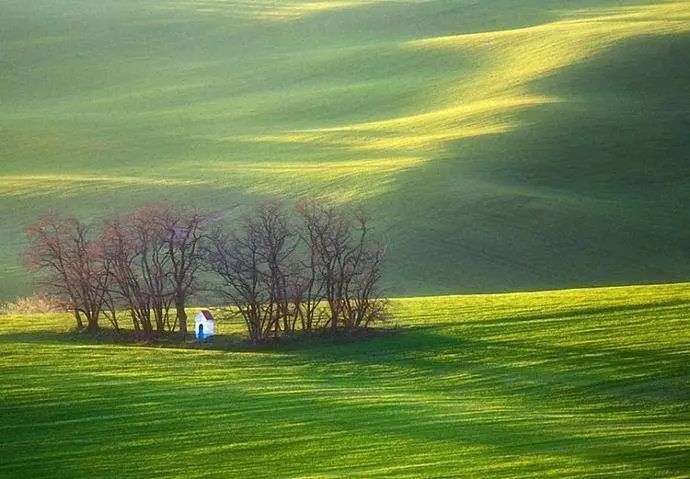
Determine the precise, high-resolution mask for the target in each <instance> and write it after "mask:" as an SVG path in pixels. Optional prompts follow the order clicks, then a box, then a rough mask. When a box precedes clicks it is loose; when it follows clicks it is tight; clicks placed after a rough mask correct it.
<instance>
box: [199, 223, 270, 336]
mask: <svg viewBox="0 0 690 479" xmlns="http://www.w3.org/2000/svg"><path fill="white" fill-rule="evenodd" d="M206 264H207V267H208V269H209V270H210V271H212V272H213V273H215V274H216V275H217V276H218V277H219V278H220V280H221V281H220V284H218V286H217V287H216V289H215V291H216V293H217V294H219V295H220V296H221V297H223V298H224V299H225V300H226V301H227V302H229V303H230V304H231V305H232V306H233V307H234V308H235V309H236V311H237V312H238V313H239V314H240V315H241V316H242V318H243V319H244V322H245V325H246V327H247V333H248V335H249V339H250V340H251V341H253V342H260V341H263V340H264V339H265V338H266V337H268V335H269V332H270V331H271V327H272V326H273V324H272V322H271V318H270V316H268V315H267V314H266V308H265V305H266V304H267V302H268V300H269V294H268V292H267V291H266V289H265V288H264V284H263V281H262V278H261V276H262V274H263V273H262V272H261V257H260V252H259V245H258V244H257V243H256V240H255V238H254V237H252V236H251V235H248V234H236V233H234V232H232V233H231V232H227V231H225V230H224V229H222V228H220V227H218V228H216V229H215V230H214V231H213V232H212V233H211V234H210V235H209V242H208V245H207V247H206Z"/></svg>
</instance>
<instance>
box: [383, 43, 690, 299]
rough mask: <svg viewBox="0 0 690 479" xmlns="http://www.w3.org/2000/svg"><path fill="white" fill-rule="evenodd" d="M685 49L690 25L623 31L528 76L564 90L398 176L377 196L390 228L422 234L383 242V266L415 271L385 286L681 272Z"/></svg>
mask: <svg viewBox="0 0 690 479" xmlns="http://www.w3.org/2000/svg"><path fill="white" fill-rule="evenodd" d="M688 52H690V35H687V34H684V35H668V36H661V37H655V36H645V37H641V38H635V39H629V40H625V41H622V42H621V43H620V44H617V45H615V46H613V47H611V48H610V49H607V50H606V51H604V52H602V53H599V54H597V55H596V56H594V57H592V58H590V59H588V60H586V61H584V62H582V63H579V64H576V65H573V66H570V67H567V68H565V69H562V70H559V71H557V72H556V73H555V74H554V75H552V76H551V77H548V78H543V79H540V80H537V81H534V82H532V83H531V85H530V86H529V91H530V93H534V94H538V95H545V96H548V97H551V98H557V99H559V101H558V102H556V103H552V104H548V105H542V106H538V107H532V108H530V109H527V110H524V111H522V112H521V113H519V114H517V115H516V116H515V123H516V124H517V125H518V126H517V128H516V129H515V130H512V131H508V132H505V133H501V134H495V135H490V136H482V137H475V138H470V139H464V140H461V141H458V142H456V143H454V144H449V145H448V146H447V148H446V151H445V152H444V153H442V154H441V155H440V157H439V158H438V159H437V160H435V161H430V162H428V163H425V164H424V165H421V166H419V167H416V168H414V169H411V170H410V171H408V172H401V173H400V174H399V175H398V176H396V180H395V185H394V186H395V188H396V190H394V191H391V192H389V193H385V194H384V195H382V197H379V198H375V199H374V200H372V205H374V208H376V209H377V210H378V211H383V212H384V215H383V217H384V218H390V221H391V224H390V225H389V226H388V230H389V231H391V232H395V235H396V237H398V236H399V237H405V238H420V239H421V240H423V241H424V242H425V243H426V247H425V248H424V251H421V250H420V249H419V244H420V243H419V242H418V241H407V242H404V243H402V244H399V245H398V244H396V245H395V246H396V247H395V248H391V251H390V268H389V271H390V274H389V275H388V277H392V278H415V281H416V282H415V283H413V285H412V286H413V287H412V288H409V285H407V284H402V283H401V284H393V288H392V289H393V291H395V292H396V293H399V294H412V295H418V294H443V293H450V294H453V293H457V292H460V291H462V292H486V291H517V290H536V289H561V288H568V287H583V286H595V285H622V284H635V283H650V282H669V281H683V280H686V279H687V278H688V271H690V257H689V256H688V255H687V248H686V246H685V245H687V244H688V243H690V216H688V214H687V211H686V208H685V206H684V205H687V204H688V203H690V189H689V188H688V187H687V184H688V182H690V162H688V161H687V157H688V152H689V151H690V135H688V134H687V129H688V125H689V124H690V109H688V108H687V98H690V86H689V85H690V64H689V63H688V62H682V61H679V59H680V58H685V57H687V55H688ZM468 188H469V189H468ZM422 196H423V197H425V201H424V202H420V201H419V200H418V198H419V197H422ZM427 200H428V201H427ZM430 212H434V213H433V214H434V215H435V217H436V218H437V219H438V218H442V219H448V220H447V221H446V220H444V221H435V222H434V221H427V218H428V217H429V215H430ZM441 239H442V240H441ZM421 240H420V241H421ZM448 265H454V267H452V268H449V266H448ZM401 281H402V280H401ZM392 282H393V283H394V282H395V279H393V281H392Z"/></svg>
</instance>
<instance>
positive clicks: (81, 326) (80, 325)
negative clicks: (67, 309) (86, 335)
mask: <svg viewBox="0 0 690 479" xmlns="http://www.w3.org/2000/svg"><path fill="white" fill-rule="evenodd" d="M74 319H75V320H76V321H77V329H84V322H83V321H82V320H81V314H79V311H78V310H76V309H75V310H74Z"/></svg>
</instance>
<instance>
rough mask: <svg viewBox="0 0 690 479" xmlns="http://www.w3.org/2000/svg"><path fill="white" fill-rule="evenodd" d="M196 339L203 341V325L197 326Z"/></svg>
mask: <svg viewBox="0 0 690 479" xmlns="http://www.w3.org/2000/svg"><path fill="white" fill-rule="evenodd" d="M196 337H197V339H204V325H203V323H202V324H200V325H199V331H198V332H197V334H196Z"/></svg>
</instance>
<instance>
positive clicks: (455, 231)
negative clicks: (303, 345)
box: [0, 0, 690, 299]
mask: <svg viewBox="0 0 690 479" xmlns="http://www.w3.org/2000/svg"><path fill="white" fill-rule="evenodd" d="M0 31H1V32H2V36H1V38H0V42H1V48H2V55H0V72H1V73H0V245H1V246H0V276H1V277H2V279H3V283H2V285H1V286H0V298H5V299H6V298H10V297H13V296H15V295H18V294H26V293H27V292H28V291H29V290H30V286H31V284H30V281H29V280H28V279H27V278H26V276H25V274H24V272H23V269H22V267H21V266H20V264H19V259H18V252H19V251H20V250H21V247H22V243H23V239H22V230H23V228H25V226H26V225H27V224H28V223H29V222H30V221H31V219H33V218H34V217H36V216H37V215H39V214H40V213H42V212H44V211H45V210H46V209H49V208H53V209H61V210H66V211H67V212H72V213H75V214H78V215H80V216H82V217H83V218H86V219H90V218H94V217H96V216H99V215H101V214H103V213H107V212H113V211H120V210H122V209H123V208H129V207H132V206H133V205H135V204H139V203H142V202H146V201H151V200H161V199H164V200H170V201H178V202H194V203H197V204H199V205H201V206H207V207H210V208H217V209H224V208H226V207H228V206H229V205H234V204H238V203H240V204H244V203H246V202H248V201H251V200H252V199H254V198H257V197H260V196H264V195H279V196H285V197H286V198H290V199H293V198H296V197H298V196H300V195H305V194H316V195H322V196H326V197H329V198H333V199H336V200H337V201H342V202H359V203H364V204H365V205H366V206H367V207H368V208H369V209H370V210H371V211H372V213H373V214H374V216H375V217H376V218H377V220H378V223H379V226H380V228H381V230H382V231H383V232H384V233H385V234H386V235H387V236H388V239H389V241H390V246H391V247H390V263H389V267H388V272H387V275H386V281H387V283H388V286H389V292H390V293H391V294H395V295H407V296H409V295H418V294H444V293H451V294H454V293H458V292H463V291H464V292H471V291H496V290H516V289H543V288H555V287H558V288H562V287H570V286H578V285H593V284H630V283H635V282H668V281H680V280H687V279H688V271H689V270H690V258H689V257H688V255H687V244H688V243H689V242H690V220H689V219H688V218H689V216H688V215H687V212H686V208H685V206H686V205H687V204H688V203H689V202H690V196H689V195H690V188H688V177H689V175H690V170H689V169H688V168H689V166H688V162H687V158H688V154H690V143H689V141H690V139H689V138H690V136H689V135H688V134H687V131H688V125H689V124H690V104H689V103H688V99H689V98H690V87H689V85H690V67H689V66H688V62H685V61H682V59H684V58H686V57H687V56H688V53H689V52H690V2H688V1H681V0H675V1H656V2H655V1H652V0H615V1H614V0H569V1H565V0H519V1H518V0H496V1H492V2H488V1H485V2H478V1H476V0H428V1H416V0H400V1H395V0H367V1H365V0H338V1H333V2H328V1H318V2H317V1H308V0H281V1H280V2H254V1H251V2H250V1H243V0H205V1H185V0H150V1H147V2H142V1H139V0H117V1H115V0H109V1H101V2H98V5H96V6H94V4H93V2H92V1H88V0H61V1H59V2H56V1H52V0H38V1H33V2H26V1H24V0H5V1H3V2H2V6H0Z"/></svg>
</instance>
